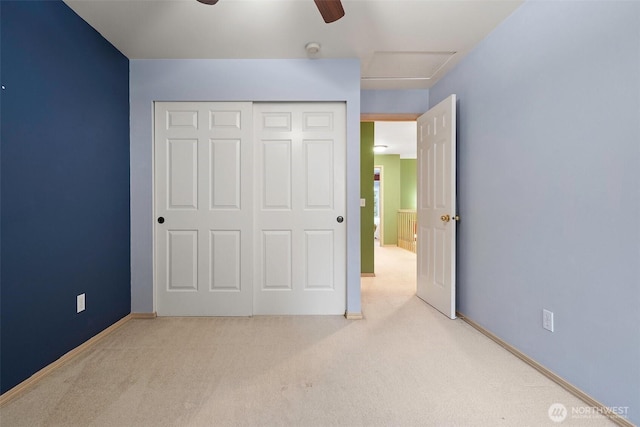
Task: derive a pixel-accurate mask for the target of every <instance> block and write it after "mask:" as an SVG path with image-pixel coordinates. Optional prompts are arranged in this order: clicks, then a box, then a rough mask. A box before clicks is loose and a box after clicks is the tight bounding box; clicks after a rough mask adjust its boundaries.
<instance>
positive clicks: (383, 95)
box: [360, 89, 429, 114]
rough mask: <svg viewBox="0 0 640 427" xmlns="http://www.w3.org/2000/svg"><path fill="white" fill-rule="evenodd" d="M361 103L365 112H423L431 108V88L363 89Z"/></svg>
mask: <svg viewBox="0 0 640 427" xmlns="http://www.w3.org/2000/svg"><path fill="white" fill-rule="evenodd" d="M360 103H361V110H362V113H363V114H375V113H384V114H402V113H419V114H422V113H424V112H426V111H427V110H428V109H429V90H428V89H410V90H363V91H362V92H361V96H360Z"/></svg>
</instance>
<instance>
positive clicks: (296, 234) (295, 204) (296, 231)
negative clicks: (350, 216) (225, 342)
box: [254, 103, 347, 314]
mask: <svg viewBox="0 0 640 427" xmlns="http://www.w3.org/2000/svg"><path fill="white" fill-rule="evenodd" d="M254 123H255V128H254V134H255V140H256V146H255V156H256V163H255V174H256V175H255V177H256V180H255V182H256V187H255V206H256V209H255V222H256V230H255V233H256V234H255V248H256V252H255V281H254V293H255V297H254V313H255V314H344V313H345V309H346V222H345V221H346V220H347V219H345V218H344V215H345V203H346V200H345V174H346V166H345V156H346V108H345V104H344V103H314V104H309V103H295V104H288V103H276V104H254Z"/></svg>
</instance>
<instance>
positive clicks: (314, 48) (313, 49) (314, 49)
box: [304, 42, 320, 56]
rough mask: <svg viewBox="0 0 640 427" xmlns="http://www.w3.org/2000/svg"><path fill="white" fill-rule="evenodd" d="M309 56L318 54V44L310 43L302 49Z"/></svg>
mask: <svg viewBox="0 0 640 427" xmlns="http://www.w3.org/2000/svg"><path fill="white" fill-rule="evenodd" d="M304 48H305V50H306V51H307V54H308V55H310V56H313V55H317V54H318V52H320V43H316V42H310V43H307V45H306V46H305V47H304Z"/></svg>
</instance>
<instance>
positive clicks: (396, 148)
mask: <svg viewBox="0 0 640 427" xmlns="http://www.w3.org/2000/svg"><path fill="white" fill-rule="evenodd" d="M417 137H418V126H417V123H416V122H415V121H413V122H375V123H374V139H375V140H374V144H375V145H386V146H387V149H386V150H385V152H384V153H380V154H399V155H400V158H401V159H415V158H416V157H417V156H416V150H417V146H416V142H417Z"/></svg>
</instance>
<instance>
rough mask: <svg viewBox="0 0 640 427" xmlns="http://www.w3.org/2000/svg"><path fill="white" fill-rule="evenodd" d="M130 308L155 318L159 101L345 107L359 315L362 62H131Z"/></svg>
mask: <svg viewBox="0 0 640 427" xmlns="http://www.w3.org/2000/svg"><path fill="white" fill-rule="evenodd" d="M130 70H131V71H130V73H131V77H130V78H131V80H130V87H131V96H130V98H131V294H132V295H131V309H132V312H134V313H135V312H152V311H154V310H155V309H154V301H153V294H154V292H153V244H152V243H153V224H154V223H153V219H154V218H153V204H152V200H153V180H152V172H153V167H152V159H153V155H152V154H153V150H152V141H153V135H152V128H153V127H152V120H153V102H154V101H346V103H347V165H348V167H347V212H346V215H345V217H346V220H347V221H346V225H347V311H348V312H349V313H360V311H361V308H360V205H359V201H360V63H359V61H358V60H354V59H337V60H307V59H302V60H132V61H131V63H130Z"/></svg>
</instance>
